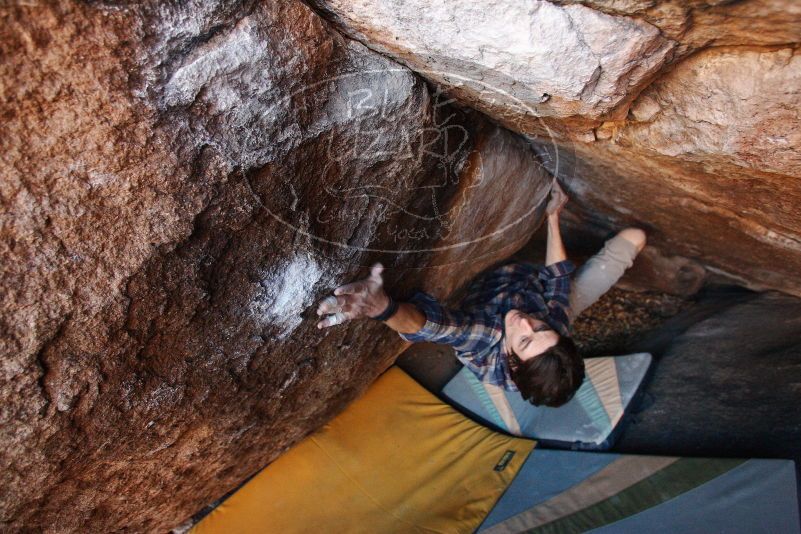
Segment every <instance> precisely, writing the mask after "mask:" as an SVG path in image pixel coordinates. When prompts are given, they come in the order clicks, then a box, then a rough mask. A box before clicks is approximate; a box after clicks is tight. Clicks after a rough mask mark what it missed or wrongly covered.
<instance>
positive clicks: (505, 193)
mask: <svg viewBox="0 0 801 534" xmlns="http://www.w3.org/2000/svg"><path fill="white" fill-rule="evenodd" d="M0 17H2V24H1V25H0V34H1V35H0V54H1V55H2V61H0V80H2V85H0V113H2V116H3V123H4V128H3V129H4V135H3V136H2V137H0V151H1V153H2V158H1V159H0V173H1V175H2V181H1V182H0V188H1V189H0V201H1V202H2V219H1V223H0V224H2V226H1V227H0V250H1V253H2V258H3V261H2V265H1V266H0V291H1V294H2V299H0V328H1V329H2V349H1V350H2V362H3V367H2V375H0V376H2V383H1V384H0V406H2V412H1V413H0V415H1V418H0V469H2V482H1V483H2V486H3V492H2V497H0V507H1V508H0V521H2V524H3V526H4V529H9V530H21V529H29V530H39V529H41V530H46V531H53V532H68V531H83V532H86V531H90V532H100V531H111V530H119V529H127V530H130V531H164V530H166V529H168V528H170V527H173V526H175V525H177V524H179V523H180V522H182V521H183V520H184V519H185V518H186V517H188V516H189V515H190V514H192V513H193V512H195V511H196V510H198V509H199V508H201V507H202V506H203V505H205V504H206V503H208V502H210V501H212V500H214V499H216V498H218V497H219V496H221V495H223V494H224V493H225V492H227V491H228V490H230V489H232V488H233V487H235V486H236V485H237V484H238V483H240V482H241V481H242V480H243V479H244V478H245V477H247V476H248V475H250V474H252V473H254V472H255V471H256V470H258V469H259V468H261V467H263V466H264V465H265V464H266V463H268V462H269V461H270V460H271V459H273V458H274V457H275V456H277V455H278V454H280V452H282V451H283V450H284V449H285V448H286V447H288V446H290V445H291V444H293V443H294V442H296V441H297V440H298V439H300V438H301V437H302V436H304V435H305V434H307V433H309V432H310V431H312V430H313V429H315V428H317V427H318V426H320V425H321V424H323V423H324V422H325V421H327V420H328V419H330V418H331V417H332V416H333V415H335V414H336V413H338V412H339V411H340V410H341V409H342V408H343V407H344V406H345V405H346V404H347V403H348V402H349V401H350V400H352V399H353V398H355V397H356V396H357V395H359V394H360V392H361V391H363V390H364V388H365V387H367V385H368V384H369V383H370V382H371V381H372V380H373V379H374V378H375V377H376V376H377V374H378V373H380V372H381V371H382V370H384V369H385V368H386V367H387V366H388V365H389V364H390V363H391V361H392V359H393V357H394V355H395V354H397V353H398V352H399V351H400V350H401V349H402V347H403V343H402V341H401V340H400V338H398V337H397V335H395V334H394V333H392V332H390V331H388V330H387V329H386V328H385V327H383V326H382V325H378V324H375V323H372V322H366V321H362V322H357V323H353V324H349V325H347V326H341V327H335V328H334V329H331V330H328V331H325V332H320V331H318V330H317V329H316V328H314V324H315V322H316V319H317V318H316V316H314V314H313V310H314V307H315V306H314V305H315V304H316V302H317V301H318V300H319V299H321V298H322V297H323V296H325V295H326V294H328V292H329V291H330V289H331V288H333V287H334V286H336V285H339V284H341V283H344V282H346V281H349V280H351V279H353V278H354V277H356V276H361V275H364V269H363V268H362V267H363V266H366V265H368V264H370V263H372V262H373V261H377V260H381V261H382V262H383V263H384V264H385V266H387V267H388V271H387V275H388V276H387V278H388V281H387V285H388V286H389V287H390V288H392V290H393V291H394V292H395V293H396V294H397V295H398V296H401V297H402V296H404V293H407V292H408V291H410V290H411V289H412V288H413V287H415V286H425V287H426V288H427V289H429V290H431V291H432V292H435V293H438V294H439V295H440V296H443V297H444V296H446V295H447V293H448V292H449V291H451V290H452V289H453V288H454V287H457V286H458V285H460V284H462V283H463V282H464V281H465V280H466V279H467V278H468V277H469V276H471V275H472V273H474V272H476V271H477V270H480V269H482V268H484V267H486V266H487V265H488V264H489V263H491V262H492V261H494V260H495V259H497V258H495V257H494V255H496V254H497V255H500V254H506V253H507V251H511V250H514V248H516V247H519V246H520V245H521V244H522V243H524V242H525V241H526V240H527V239H528V238H529V237H530V235H531V233H532V231H533V230H534V228H536V226H537V225H538V223H539V222H540V219H541V205H542V201H543V199H544V198H545V196H546V194H547V190H548V185H549V183H550V182H549V180H550V178H549V177H548V175H547V174H546V173H545V172H544V171H543V170H542V168H541V167H540V166H539V164H538V160H537V158H536V157H535V156H534V154H533V152H532V151H531V150H530V148H529V146H528V144H527V143H526V142H525V140H524V139H522V138H520V137H518V136H516V135H513V134H511V133H509V132H507V131H504V130H501V129H499V128H498V127H496V126H493V125H491V124H489V123H488V122H486V121H484V120H483V119H481V118H480V117H479V116H477V115H475V114H473V113H471V112H464V111H462V110H460V109H459V108H457V107H454V106H452V105H449V104H447V103H445V102H443V100H444V99H441V98H440V96H441V95H440V94H439V93H437V92H435V91H434V90H432V89H431V88H430V87H429V86H427V85H426V84H425V83H424V82H423V81H422V80H421V79H420V78H419V77H417V76H416V75H415V74H413V73H412V72H410V71H409V70H407V69H405V68H402V67H400V66H398V65H397V64H394V63H392V62H390V61H388V60H386V59H385V58H383V57H382V56H380V55H378V54H376V53H374V52H372V51H370V50H368V49H366V48H365V47H364V46H362V45H361V44H359V43H356V42H352V41H348V40H345V39H343V38H342V37H341V36H340V35H339V34H337V33H335V32H333V31H332V30H330V29H329V27H328V26H327V23H326V22H324V21H323V20H322V19H320V18H319V17H318V16H317V15H316V14H314V13H313V12H312V11H311V10H310V9H309V8H307V7H306V6H305V5H303V4H301V3H298V2H294V1H289V0H286V1H279V2H261V3H255V2H233V3H230V2H213V1H197V2H191V3H184V4H183V5H182V6H181V7H178V6H177V5H175V4H161V3H152V4H151V3H147V2H145V3H141V4H137V5H135V6H129V7H121V6H118V5H115V4H102V3H93V4H91V5H85V4H81V3H70V2H63V3H59V4H52V5H44V4H43V5H36V6H25V5H22V3H20V5H17V6H11V7H9V6H7V7H5V8H4V9H3V11H2V12H1V13H0ZM430 272H433V273H435V278H436V283H425V281H426V280H430V279H433V278H432V277H430V276H429V273H430Z"/></svg>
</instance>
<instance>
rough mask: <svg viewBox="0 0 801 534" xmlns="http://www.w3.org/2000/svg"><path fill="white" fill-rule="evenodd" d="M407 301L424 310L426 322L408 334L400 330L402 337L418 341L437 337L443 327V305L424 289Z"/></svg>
mask: <svg viewBox="0 0 801 534" xmlns="http://www.w3.org/2000/svg"><path fill="white" fill-rule="evenodd" d="M407 302H411V303H412V304H414V305H415V306H417V308H418V309H419V310H420V311H421V312H423V315H425V316H426V322H425V324H424V325H423V328H421V329H420V330H418V331H417V332H413V333H406V334H403V333H401V332H398V335H399V336H400V337H401V339H403V340H404V341H411V342H412V343H417V342H420V341H430V340H431V339H433V338H436V337H437V335H438V334H439V331H440V329H441V327H442V324H441V321H442V306H440V304H439V302H437V299H435V298H434V297H432V296H431V295H429V294H428V293H425V292H424V291H417V292H416V293H415V294H414V295H412V297H411V298H410V299H409V300H408V301H407Z"/></svg>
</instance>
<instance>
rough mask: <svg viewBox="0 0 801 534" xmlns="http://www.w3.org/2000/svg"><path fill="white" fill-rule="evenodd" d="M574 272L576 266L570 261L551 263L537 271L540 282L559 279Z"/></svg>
mask: <svg viewBox="0 0 801 534" xmlns="http://www.w3.org/2000/svg"><path fill="white" fill-rule="evenodd" d="M575 270H576V266H575V265H574V264H573V262H572V261H570V260H562V261H558V262H556V263H552V264H550V265H547V266H542V267H540V269H539V278H540V280H549V279H551V278H559V277H562V276H567V275H569V274H572V273H573V271H575Z"/></svg>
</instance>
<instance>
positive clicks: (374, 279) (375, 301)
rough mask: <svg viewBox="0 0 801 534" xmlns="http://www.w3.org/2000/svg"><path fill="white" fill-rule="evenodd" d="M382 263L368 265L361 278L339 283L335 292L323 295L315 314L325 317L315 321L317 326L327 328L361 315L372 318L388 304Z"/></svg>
mask: <svg viewBox="0 0 801 534" xmlns="http://www.w3.org/2000/svg"><path fill="white" fill-rule="evenodd" d="M383 270H384V266H383V265H381V264H380V263H375V264H373V266H372V267H371V268H370V276H368V277H367V278H365V279H364V280H359V281H358V282H353V283H350V284H345V285H344V286H339V287H338V288H336V289H335V290H334V295H332V296H329V297H326V298H325V299H323V301H322V302H320V305H319V306H318V307H317V315H321V316H322V315H325V317H324V318H323V319H322V320H321V321H320V322H319V323H317V328H327V327H329V326H334V325H336V324H340V323H344V322H345V321H349V320H351V319H359V318H361V317H375V316H377V315H379V314H380V313H381V312H383V311H384V310H385V309H386V308H387V306H388V305H389V296H388V295H387V294H386V293H385V292H384V280H383V279H382V278H381V271H383Z"/></svg>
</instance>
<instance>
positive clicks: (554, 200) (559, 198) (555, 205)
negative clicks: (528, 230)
mask: <svg viewBox="0 0 801 534" xmlns="http://www.w3.org/2000/svg"><path fill="white" fill-rule="evenodd" d="M567 201H568V196H567V195H566V194H565V192H564V191H563V190H562V187H561V186H560V185H559V182H558V181H557V180H556V179H555V178H554V181H553V185H552V186H551V197H550V199H549V200H548V204H547V205H546V206H545V214H546V215H558V214H559V212H560V211H562V208H564V207H565V204H567Z"/></svg>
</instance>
